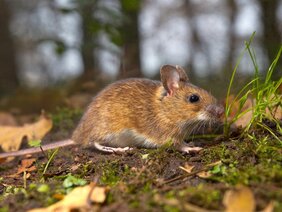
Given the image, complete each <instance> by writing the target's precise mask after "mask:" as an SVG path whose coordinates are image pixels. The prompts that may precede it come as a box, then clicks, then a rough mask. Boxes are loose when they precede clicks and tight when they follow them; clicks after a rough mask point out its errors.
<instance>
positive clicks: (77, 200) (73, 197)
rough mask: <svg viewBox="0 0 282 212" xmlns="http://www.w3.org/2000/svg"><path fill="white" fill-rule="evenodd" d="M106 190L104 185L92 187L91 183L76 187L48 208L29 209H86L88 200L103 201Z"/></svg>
mask: <svg viewBox="0 0 282 212" xmlns="http://www.w3.org/2000/svg"><path fill="white" fill-rule="evenodd" d="M106 191H107V189H106V188H105V187H98V186H96V187H94V188H93V185H87V186H84V187H77V188H75V189H74V190H72V191H71V192H70V193H69V194H68V195H67V196H65V198H64V199H63V200H61V201H59V202H57V203H55V204H53V205H51V206H49V207H48V208H37V209H33V210H30V212H47V211H48V212H49V211H50V212H51V211H56V212H62V211H64V212H69V211H75V210H77V209H80V210H82V209H88V208H89V200H90V201H92V202H95V203H103V202H104V201H105V199H106ZM90 203H91V202H90Z"/></svg>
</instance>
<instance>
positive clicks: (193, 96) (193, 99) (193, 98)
mask: <svg viewBox="0 0 282 212" xmlns="http://www.w3.org/2000/svg"><path fill="white" fill-rule="evenodd" d="M188 100H189V102H191V103H195V102H198V101H199V100H200V97H199V96H198V95H196V94H192V95H191V96H189V97H188Z"/></svg>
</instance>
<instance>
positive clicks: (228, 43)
mask: <svg viewBox="0 0 282 212" xmlns="http://www.w3.org/2000/svg"><path fill="white" fill-rule="evenodd" d="M254 31H256V35H255V38H254V41H253V47H254V49H255V52H256V57H257V62H258V65H259V69H260V71H261V74H262V75H263V74H264V73H265V72H266V71H267V67H268V66H269V64H270V62H271V61H272V60H273V59H274V57H275V55H276V54H277V52H278V49H279V47H280V46H281V44H282V1H281V0H248V1H245V0H228V1H222V0H202V1H197V0H177V1H176V0H143V1H138V0H39V1H38V0H0V70H1V72H0V107H1V108H5V107H9V108H10V107H12V106H13V105H14V106H15V105H22V106H25V107H26V108H29V110H30V111H36V110H40V109H42V108H44V109H47V110H48V109H50V110H51V109H52V108H53V107H55V106H56V105H57V106H58V105H61V104H62V102H64V103H66V102H79V100H78V98H73V99H71V98H70V99H67V100H66V99H64V98H65V97H66V96H68V97H70V96H73V95H74V94H75V93H80V94H81V93H83V92H86V91H87V92H89V91H90V92H92V95H94V94H95V92H96V91H97V90H99V89H101V87H102V86H103V85H105V84H107V83H109V82H112V81H115V80H117V79H121V78H127V77H149V78H154V79H158V78H159V76H158V71H159V68H160V66H161V65H163V64H179V65H181V66H183V67H185V69H186V70H187V71H188V74H189V77H190V79H191V81H192V82H193V83H194V84H198V85H200V86H202V87H204V88H206V89H208V90H210V91H211V92H212V93H215V94H216V95H217V96H223V95H224V94H225V92H226V87H227V85H228V82H229V78H230V76H231V73H232V70H233V68H234V66H235V63H236V60H237V59H238V56H239V54H240V52H241V51H242V49H243V48H244V41H245V40H248V39H249V38H250V36H251V34H252V33H253V32H254ZM281 68H282V65H281V60H280V61H279V64H278V66H277V70H276V72H275V74H274V77H275V78H277V79H278V78H280V77H281V75H282V70H281ZM239 72H240V75H239V77H238V79H237V80H238V84H240V83H243V82H244V81H245V80H246V79H247V78H248V76H249V75H251V74H252V72H253V65H252V63H251V60H250V59H249V57H248V56H246V57H244V59H243V61H242V63H241V65H240V66H239ZM62 88H64V89H62ZM15 99H16V100H15ZM85 101H86V100H85ZM34 102H36V104H35V103H34ZM11 105H12V106H11Z"/></svg>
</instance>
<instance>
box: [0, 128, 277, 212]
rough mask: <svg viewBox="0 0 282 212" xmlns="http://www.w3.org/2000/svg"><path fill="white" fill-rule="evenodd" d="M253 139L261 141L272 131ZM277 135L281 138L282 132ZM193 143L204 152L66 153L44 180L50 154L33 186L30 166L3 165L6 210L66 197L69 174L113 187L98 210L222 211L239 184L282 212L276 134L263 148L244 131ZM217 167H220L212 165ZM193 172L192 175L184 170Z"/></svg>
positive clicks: (260, 203) (1, 206)
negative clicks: (27, 168)
mask: <svg viewBox="0 0 282 212" xmlns="http://www.w3.org/2000/svg"><path fill="white" fill-rule="evenodd" d="M70 132H71V127H69V128H68V130H67V131H64V130H62V129H61V128H58V129H57V130H53V132H51V134H49V135H48V136H47V137H46V139H45V140H46V141H51V140H54V139H58V138H60V137H65V136H67V135H70ZM254 133H256V135H257V137H260V135H264V134H265V133H266V132H264V131H261V130H260V131H256V132H254ZM277 135H278V136H280V139H281V134H279V133H278V132H277ZM264 137H265V136H264ZM193 142H194V143H196V144H199V145H202V146H203V147H204V149H203V150H202V151H200V152H199V153H191V154H183V153H179V152H177V151H175V150H174V149H173V148H172V147H164V148H161V149H151V150H148V149H134V150H132V151H130V152H127V153H124V154H105V153H101V152H97V151H95V150H94V149H93V148H83V147H80V146H72V147H65V148H61V149H60V150H59V151H58V152H57V154H56V155H55V157H54V158H53V159H52V160H51V163H50V164H49V167H48V168H47V170H46V172H45V173H44V174H43V169H44V167H45V165H46V163H47V162H48V159H47V157H46V155H44V154H42V153H40V154H37V155H33V156H31V157H32V158H35V160H34V163H33V164H34V167H35V168H34V169H33V170H30V171H28V172H27V173H26V174H28V177H27V175H26V177H27V178H26V180H24V177H23V174H22V173H21V174H17V172H18V168H19V167H20V166H21V162H22V161H23V160H24V157H18V158H16V159H14V160H12V161H10V162H6V163H2V164H1V165H0V176H1V180H0V195H1V196H0V200H1V201H0V211H27V210H29V209H33V208H38V207H47V206H48V205H50V204H52V203H54V202H57V201H58V200H59V199H60V198H59V197H60V195H65V194H66V193H67V189H66V188H64V187H63V181H64V179H65V178H66V177H67V176H69V175H70V174H71V175H72V176H75V177H76V178H79V179H84V180H86V181H87V182H89V183H90V182H93V181H95V180H96V181H97V184H98V185H100V186H105V187H107V188H108V193H107V198H106V200H105V202H104V203H102V204H95V205H94V206H95V207H94V206H93V210H94V211H96V210H97V209H98V210H99V211H214V210H216V211H222V210H224V208H225V206H224V204H223V198H224V194H225V193H226V191H227V190H230V189H233V188H235V186H236V185H238V184H240V185H245V186H247V187H249V188H250V189H251V191H252V193H253V195H254V197H255V202H256V210H257V211H260V210H263V209H264V208H265V207H267V206H268V205H269V204H270V203H271V202H272V203H273V205H274V211H281V210H282V203H281V200H282V167H281V164H282V149H281V144H280V143H277V141H275V140H274V139H273V138H272V137H271V136H267V139H266V140H265V141H264V143H263V142H262V141H257V140H252V139H250V138H248V137H242V136H240V132H237V134H236V133H235V134H234V135H232V136H231V137H228V138H226V137H223V136H219V137H217V138H213V139H212V138H208V139H200V140H197V139H194V140H193ZM49 156H50V154H49ZM214 162H217V165H210V164H212V163H214ZM192 166H193V167H194V168H193V170H192V172H190V173H188V172H187V171H185V170H183V168H181V167H184V168H185V167H186V169H189V167H192ZM199 173H203V174H206V175H207V174H208V176H206V177H205V176H202V175H200V174H199ZM97 179H98V180H97ZM42 184H47V185H48V187H49V189H48V191H47V192H42V191H40V190H39V189H38V187H39V186H40V185H42ZM23 188H24V189H23ZM59 194H60V195H59Z"/></svg>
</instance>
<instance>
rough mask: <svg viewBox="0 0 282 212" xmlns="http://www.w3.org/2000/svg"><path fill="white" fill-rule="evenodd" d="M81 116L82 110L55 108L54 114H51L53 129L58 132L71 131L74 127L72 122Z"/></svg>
mask: <svg viewBox="0 0 282 212" xmlns="http://www.w3.org/2000/svg"><path fill="white" fill-rule="evenodd" d="M81 115H82V110H79V109H70V108H66V107H64V108H60V107H59V108H57V110H56V112H55V113H54V114H51V117H52V121H53V125H54V128H58V130H64V129H71V128H73V127H74V126H75V124H74V120H75V119H78V118H79V117H81Z"/></svg>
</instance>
